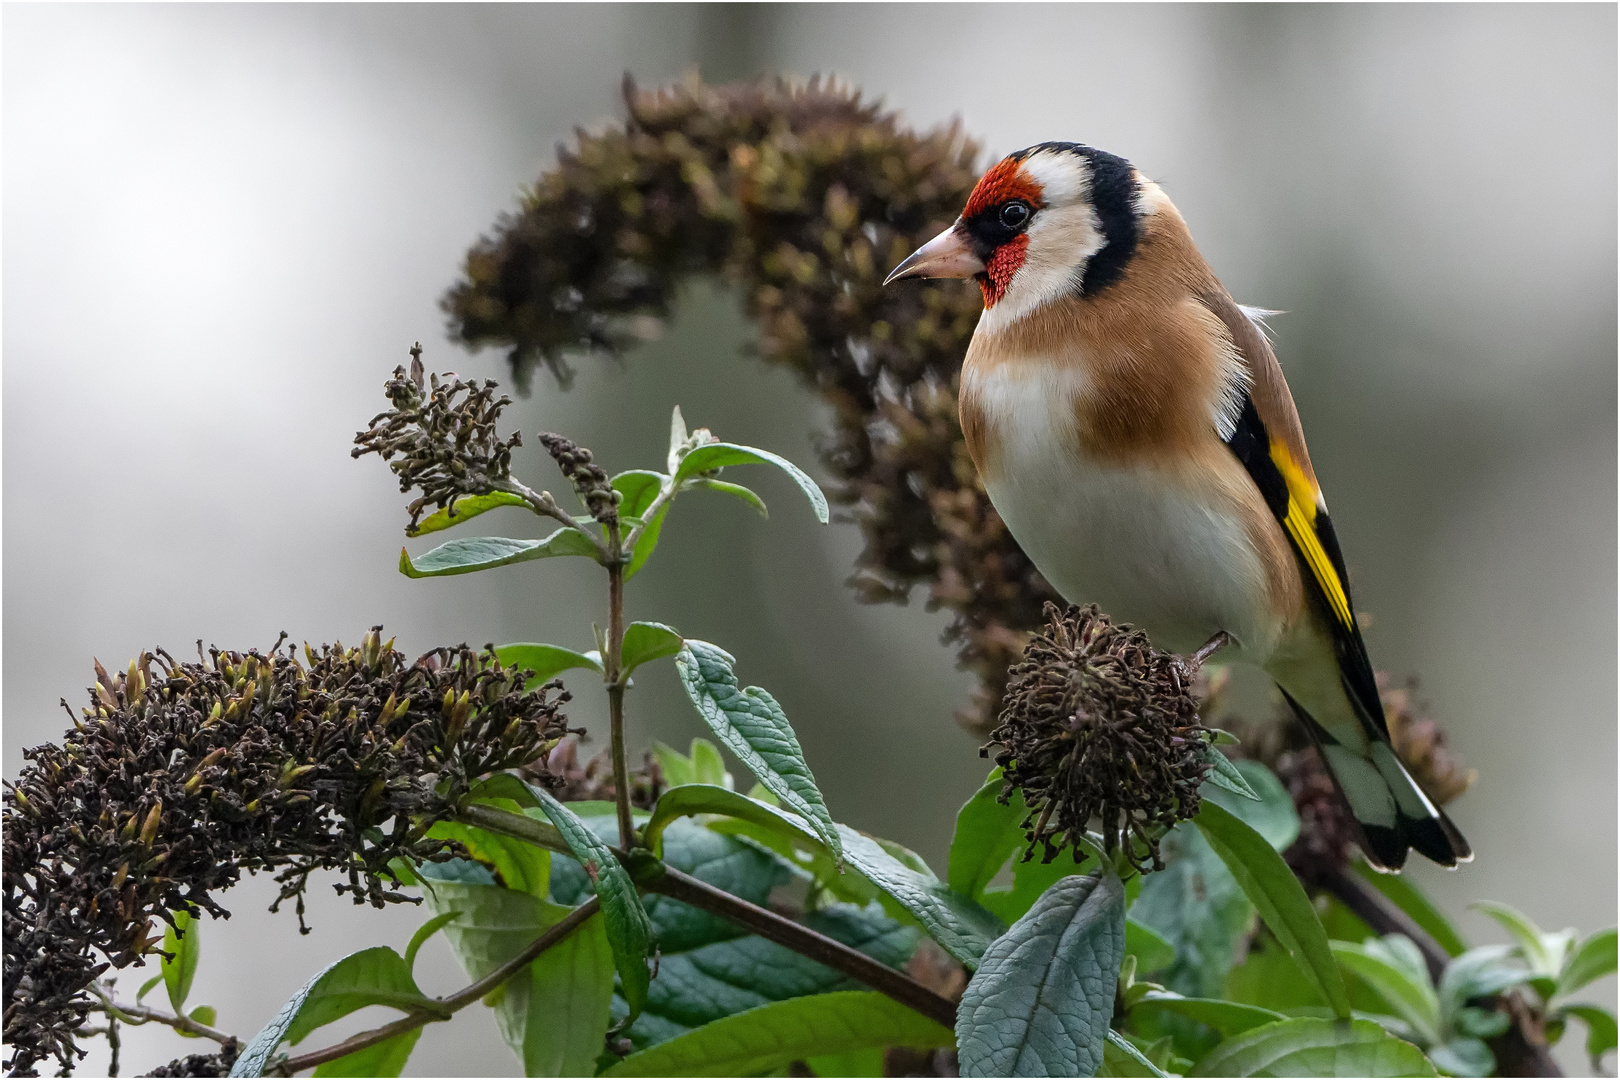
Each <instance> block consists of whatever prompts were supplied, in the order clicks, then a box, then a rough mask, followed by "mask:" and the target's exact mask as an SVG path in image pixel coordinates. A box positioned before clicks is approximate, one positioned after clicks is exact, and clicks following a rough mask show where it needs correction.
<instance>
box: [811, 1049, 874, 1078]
mask: <svg viewBox="0 0 1620 1080" xmlns="http://www.w3.org/2000/svg"><path fill="white" fill-rule="evenodd" d="M883 1049H884V1048H883V1047H881V1046H869V1047H867V1048H866V1049H865V1050H851V1051H850V1052H849V1053H847V1054H817V1055H816V1056H815V1057H807V1058H805V1059H804V1063H805V1066H806V1067H807V1068H809V1070H810V1071H811V1072H813V1073H815V1074H816V1075H817V1076H882V1075H883Z"/></svg>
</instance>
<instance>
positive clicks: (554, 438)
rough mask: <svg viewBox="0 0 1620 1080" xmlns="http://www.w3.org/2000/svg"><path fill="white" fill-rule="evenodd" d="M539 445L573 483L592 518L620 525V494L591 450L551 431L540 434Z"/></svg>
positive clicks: (608, 524)
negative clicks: (592, 455) (595, 459)
mask: <svg viewBox="0 0 1620 1080" xmlns="http://www.w3.org/2000/svg"><path fill="white" fill-rule="evenodd" d="M540 445H541V446H543V447H545V448H546V453H548V454H550V455H551V457H552V460H553V461H555V462H556V463H557V468H559V469H561V470H562V474H563V475H564V476H566V477H567V478H568V482H569V483H570V484H572V485H573V487H574V491H575V493H576V494H578V495H579V498H580V501H581V502H583V503H584V504H585V506H586V508H587V509H588V510H589V511H590V514H591V517H593V518H595V519H596V520H597V521H599V522H600V523H602V524H603V525H606V526H609V527H611V526H613V525H616V524H618V521H619V493H618V492H617V491H614V490H613V485H612V484H611V483H610V482H609V481H608V474H607V471H606V470H604V469H603V468H602V466H600V465H598V464H596V462H595V461H594V460H592V458H591V452H590V451H589V450H587V449H585V448H584V447H583V446H580V445H579V444H578V443H576V442H574V441H573V440H572V439H565V438H563V437H562V436H561V435H553V434H552V433H551V432H544V433H542V434H541V436H540Z"/></svg>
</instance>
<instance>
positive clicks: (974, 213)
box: [884, 142, 1151, 318]
mask: <svg viewBox="0 0 1620 1080" xmlns="http://www.w3.org/2000/svg"><path fill="white" fill-rule="evenodd" d="M1144 185H1147V186H1148V187H1151V184H1147V182H1146V181H1144V180H1143V179H1142V178H1141V176H1140V175H1139V174H1138V173H1137V171H1136V170H1135V169H1134V168H1133V167H1132V166H1131V164H1130V162H1128V161H1126V160H1125V159H1124V158H1120V157H1115V156H1114V155H1113V154H1109V153H1105V152H1103V151H1101V150H1095V149H1093V148H1091V147H1089V146H1082V145H1081V144H1079V143H1066V142H1052V143H1040V144H1039V145H1037V146H1032V147H1030V148H1029V149H1027V150H1020V151H1019V152H1018V153H1016V154H1013V155H1011V156H1010V157H1007V158H1004V159H1003V160H1002V161H1000V162H999V163H997V164H996V165H995V166H994V167H993V168H991V169H990V171H989V172H987V173H985V174H984V176H982V177H981V178H980V179H979V183H978V185H977V186H976V187H975V188H974V189H973V194H972V195H970V196H969V197H968V202H967V206H966V207H964V208H963V210H962V216H961V217H959V218H957V219H956V222H955V224H953V225H952V226H951V227H950V228H948V229H946V230H945V231H944V232H942V233H940V234H939V235H938V236H936V237H934V238H933V239H932V240H930V241H928V243H926V244H924V245H923V246H922V247H920V248H918V249H917V250H916V251H914V252H912V253H911V255H910V256H908V257H907V258H906V260H905V261H904V262H902V263H901V264H900V265H899V266H897V267H895V268H894V271H893V272H892V273H890V274H889V276H888V278H887V279H886V280H885V281H884V284H885V285H887V284H888V283H889V282H891V281H897V280H899V279H900V278H908V277H928V278H965V277H971V278H974V279H976V280H977V281H978V283H979V287H980V288H981V289H983V290H984V304H985V308H986V309H987V310H990V311H995V312H996V314H997V315H998V316H1000V317H1003V318H1017V317H1018V316H1019V315H1021V314H1023V313H1025V312H1027V311H1032V310H1034V309H1035V308H1038V307H1040V306H1042V305H1044V304H1046V303H1049V302H1050V301H1052V300H1055V299H1057V298H1058V297H1059V296H1062V295H1064V294H1067V293H1078V294H1080V295H1085V296H1092V295H1095V294H1096V293H1098V292H1100V291H1101V290H1103V289H1106V288H1107V287H1108V286H1109V285H1110V284H1112V283H1113V282H1115V281H1117V280H1118V279H1119V277H1120V276H1121V275H1122V274H1123V273H1124V270H1125V266H1126V264H1127V263H1128V262H1129V261H1130V258H1131V256H1132V254H1133V253H1134V252H1135V250H1136V243H1137V235H1138V232H1139V218H1140V216H1141V215H1142V213H1143V208H1142V201H1143V200H1142V196H1143V189H1144Z"/></svg>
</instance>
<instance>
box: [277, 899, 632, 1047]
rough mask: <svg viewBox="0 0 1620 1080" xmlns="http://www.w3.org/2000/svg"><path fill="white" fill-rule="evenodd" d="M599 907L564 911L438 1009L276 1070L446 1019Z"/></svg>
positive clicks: (594, 901) (592, 903)
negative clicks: (522, 947) (508, 956)
mask: <svg viewBox="0 0 1620 1080" xmlns="http://www.w3.org/2000/svg"><path fill="white" fill-rule="evenodd" d="M601 907H602V904H601V901H599V900H597V898H596V897H594V896H593V897H591V898H590V899H589V900H587V901H585V902H584V903H583V904H581V905H580V906H579V907H577V908H575V909H574V910H573V911H571V912H569V913H568V914H567V915H565V916H564V917H563V918H562V920H561V921H559V922H557V923H555V924H554V925H552V926H550V927H548V928H547V930H546V932H545V933H543V934H541V935H540V936H539V937H537V938H535V939H534V940H533V941H531V942H530V943H529V945H528V947H527V948H525V949H524V950H523V951H522V952H520V953H518V954H517V955H516V956H514V957H512V959H510V960H508V961H507V962H506V963H504V964H502V965H501V966H500V967H498V968H496V969H495V970H494V971H492V972H490V973H489V974H488V975H485V976H484V977H483V978H482V979H479V980H478V981H477V982H475V983H472V984H471V985H469V986H466V987H463V988H462V989H460V990H458V991H456V992H455V993H454V994H451V995H450V996H449V997H442V998H438V999H437V1002H436V1003H437V1004H438V1005H439V1006H441V1007H442V1012H425V1011H424V1012H418V1013H413V1014H411V1015H410V1016H404V1017H401V1018H400V1019H398V1020H395V1021H394V1022H393V1023H391V1024H385V1025H383V1026H382V1027H380V1028H373V1029H372V1030H370V1031H362V1032H361V1033H360V1034H358V1035H351V1036H350V1037H349V1038H347V1039H344V1040H343V1041H342V1042H340V1043H336V1044H334V1045H332V1046H328V1047H326V1048H325V1049H322V1050H316V1051H313V1052H311V1053H308V1054H300V1055H298V1056H297V1057H293V1058H288V1059H287V1060H286V1061H283V1062H282V1063H281V1064H280V1065H278V1066H277V1067H276V1072H277V1073H278V1074H280V1075H282V1076H291V1075H292V1074H293V1073H297V1072H302V1071H303V1070H305V1069H312V1068H314V1067H315V1066H317V1065H320V1064H323V1063H325V1062H328V1061H336V1060H337V1059H338V1058H340V1057H344V1056H346V1055H348V1054H352V1053H354V1052H355V1051H356V1050H364V1049H365V1048H366V1047H368V1046H376V1045H377V1044H378V1043H380V1042H386V1041H387V1040H389V1039H392V1038H393V1037H394V1036H395V1035H402V1034H404V1033H405V1032H407V1031H412V1030H415V1029H416V1028H419V1027H421V1026H423V1025H424V1024H428V1023H432V1022H434V1021H437V1020H445V1019H448V1018H449V1016H450V1015H451V1014H454V1013H457V1012H459V1011H461V1010H462V1009H464V1008H466V1007H467V1006H468V1005H471V1004H472V1003H473V1002H475V1001H477V1000H479V999H480V998H482V997H483V996H484V995H485V994H488V993H489V992H490V991H491V990H494V989H496V988H497V987H499V986H501V985H502V984H503V983H505V982H506V980H508V979H510V978H511V977H512V976H514V975H516V974H517V973H518V972H520V971H522V970H523V969H524V968H526V967H528V966H529V964H531V963H533V962H534V959H535V958H536V957H537V956H539V955H540V954H541V953H543V952H545V951H546V950H547V949H549V948H551V947H552V946H553V945H555V944H557V943H558V942H559V941H561V940H563V939H564V938H565V937H567V936H568V935H569V934H571V933H573V932H574V931H575V930H577V929H578V928H579V927H580V925H581V924H582V923H584V922H585V920H587V919H589V918H590V917H591V916H592V915H595V914H596V913H597V912H598V911H599V910H601Z"/></svg>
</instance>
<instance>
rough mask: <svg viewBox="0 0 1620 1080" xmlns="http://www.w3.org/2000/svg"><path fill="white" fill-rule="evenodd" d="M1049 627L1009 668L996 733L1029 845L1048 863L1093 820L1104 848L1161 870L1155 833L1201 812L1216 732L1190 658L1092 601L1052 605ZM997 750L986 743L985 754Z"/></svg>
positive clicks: (1136, 863) (994, 739)
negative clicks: (1205, 716) (1197, 691)
mask: <svg viewBox="0 0 1620 1080" xmlns="http://www.w3.org/2000/svg"><path fill="white" fill-rule="evenodd" d="M1046 618H1047V625H1046V628H1045V630H1044V631H1043V632H1041V633H1039V634H1037V635H1035V637H1034V638H1033V639H1031V641H1030V642H1029V644H1028V645H1026V646H1025V648H1024V655H1023V659H1021V660H1020V661H1019V662H1018V663H1016V664H1014V665H1013V666H1012V668H1011V670H1009V671H1008V673H1007V692H1006V696H1005V697H1004V699H1003V704H1002V710H1001V717H1000V720H1001V722H1000V725H999V726H998V727H997V728H996V729H995V730H994V731H992V732H991V733H990V738H991V740H992V745H994V744H999V745H1000V747H1001V749H1000V750H999V751H997V753H996V755H995V761H996V764H997V765H1000V766H1001V767H1002V770H1003V776H1004V779H1005V781H1006V787H1005V788H1004V790H1003V792H1002V798H1003V800H1006V799H1007V798H1008V797H1010V795H1011V793H1012V792H1013V791H1014V790H1019V791H1021V792H1022V793H1023V797H1024V802H1025V805H1027V806H1028V807H1029V809H1030V816H1029V818H1028V819H1027V820H1026V821H1025V823H1024V826H1025V829H1026V830H1027V832H1026V837H1027V839H1028V840H1029V844H1030V848H1029V852H1028V853H1026V855H1025V858H1029V857H1031V856H1032V855H1033V853H1034V851H1035V849H1036V847H1037V846H1040V847H1043V848H1044V858H1045V861H1048V862H1050V861H1051V860H1052V859H1053V858H1054V857H1056V855H1057V853H1058V851H1059V850H1060V849H1061V848H1062V847H1064V846H1070V847H1074V851H1075V858H1076V860H1077V861H1078V860H1079V859H1080V858H1081V857H1082V853H1081V850H1080V849H1079V848H1078V847H1075V844H1076V841H1077V840H1078V839H1079V838H1080V837H1082V836H1084V834H1085V833H1086V831H1087V829H1088V828H1089V827H1091V826H1092V825H1093V823H1095V825H1096V828H1097V830H1098V831H1099V832H1100V833H1101V834H1102V837H1103V847H1104V849H1105V850H1107V851H1110V852H1112V851H1114V850H1119V849H1122V850H1123V851H1124V852H1125V854H1126V857H1127V858H1128V859H1129V860H1130V862H1131V864H1132V865H1133V866H1136V867H1137V868H1138V869H1145V868H1146V866H1147V865H1148V864H1151V865H1152V867H1153V868H1154V869H1161V868H1162V867H1163V862H1162V861H1161V860H1160V858H1159V844H1158V838H1157V835H1156V833H1157V832H1158V831H1161V830H1162V829H1167V828H1169V827H1170V826H1173V825H1174V824H1175V823H1176V822H1177V821H1180V820H1183V819H1186V818H1190V817H1192V816H1193V815H1194V814H1196V813H1197V812H1198V807H1199V796H1198V787H1199V785H1200V784H1201V783H1202V782H1203V779H1204V774H1205V773H1206V772H1208V771H1209V762H1208V760H1207V758H1206V756H1205V748H1206V746H1207V745H1208V742H1209V738H1210V735H1211V732H1210V729H1208V728H1206V727H1203V726H1202V725H1201V724H1200V723H1199V721H1198V702H1197V700H1196V699H1195V698H1194V697H1193V695H1192V692H1191V687H1190V682H1191V677H1192V671H1191V669H1190V667H1189V666H1188V664H1187V662H1186V661H1184V660H1182V659H1181V658H1179V657H1176V656H1173V655H1171V654H1169V653H1164V652H1160V651H1158V650H1157V649H1155V648H1154V647H1153V646H1152V644H1151V643H1150V642H1149V641H1148V638H1147V635H1146V634H1144V633H1142V632H1141V631H1139V630H1132V629H1131V628H1130V627H1128V626H1117V625H1115V624H1114V623H1112V622H1110V621H1109V620H1108V618H1107V617H1106V616H1104V615H1103V614H1101V613H1100V612H1099V611H1098V610H1097V608H1096V607H1095V606H1091V607H1086V608H1075V607H1069V608H1067V609H1060V608H1059V607H1058V606H1057V605H1055V604H1048V605H1047V606H1046ZM988 750H989V747H986V752H988Z"/></svg>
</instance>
